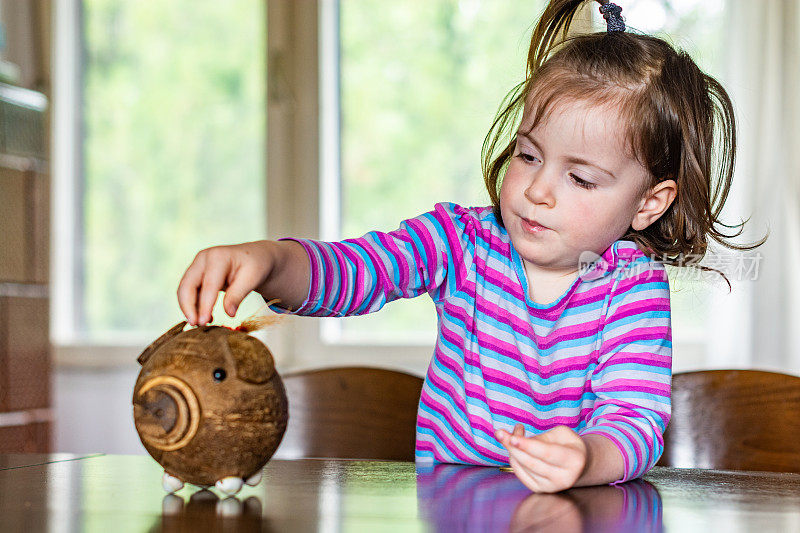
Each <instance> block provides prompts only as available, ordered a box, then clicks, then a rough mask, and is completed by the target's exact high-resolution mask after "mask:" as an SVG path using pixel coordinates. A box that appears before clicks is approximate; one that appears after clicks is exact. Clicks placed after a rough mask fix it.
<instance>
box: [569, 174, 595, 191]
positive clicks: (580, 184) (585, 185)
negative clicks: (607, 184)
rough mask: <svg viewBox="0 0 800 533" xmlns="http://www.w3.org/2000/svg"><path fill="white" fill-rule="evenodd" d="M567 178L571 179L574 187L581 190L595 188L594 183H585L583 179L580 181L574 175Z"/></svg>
mask: <svg viewBox="0 0 800 533" xmlns="http://www.w3.org/2000/svg"><path fill="white" fill-rule="evenodd" d="M569 177H570V178H572V181H574V182H575V185H577V186H578V187H581V188H582V189H594V188H595V187H597V184H596V183H592V182H591V181H586V180H584V179H581V178H579V177H578V176H576V175H575V174H570V175H569Z"/></svg>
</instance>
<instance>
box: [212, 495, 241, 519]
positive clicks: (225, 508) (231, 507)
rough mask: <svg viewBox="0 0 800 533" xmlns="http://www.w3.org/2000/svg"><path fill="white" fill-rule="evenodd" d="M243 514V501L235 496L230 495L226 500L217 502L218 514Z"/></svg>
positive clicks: (227, 515) (226, 515) (228, 515)
mask: <svg viewBox="0 0 800 533" xmlns="http://www.w3.org/2000/svg"><path fill="white" fill-rule="evenodd" d="M241 514H242V502H240V501H239V500H238V499H237V498H234V497H233V496H228V497H227V498H225V499H224V500H220V501H218V502H217V515H219V516H225V517H230V516H239V515H241Z"/></svg>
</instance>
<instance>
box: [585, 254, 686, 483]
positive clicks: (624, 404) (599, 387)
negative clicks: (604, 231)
mask: <svg viewBox="0 0 800 533" xmlns="http://www.w3.org/2000/svg"><path fill="white" fill-rule="evenodd" d="M671 367H672V335H671V327H670V304H669V284H668V282H667V274H666V271H665V270H664V268H663V266H661V265H658V267H657V268H655V267H654V266H653V263H652V262H650V261H648V260H647V259H646V258H641V261H636V262H634V263H632V264H630V265H628V267H627V268H626V269H623V270H622V271H621V275H620V276H619V278H618V279H617V280H616V282H615V284H614V287H613V288H612V291H611V297H610V300H609V304H608V311H607V313H606V318H605V323H604V325H603V330H602V334H601V347H600V353H599V357H598V362H597V366H596V367H595V369H594V371H593V373H592V377H591V380H590V384H591V388H592V391H593V393H594V395H596V397H597V399H596V400H595V403H594V409H593V411H592V413H591V416H590V418H589V420H588V422H587V425H586V426H585V427H584V428H583V430H582V431H580V433H581V434H583V435H585V434H588V433H595V434H601V435H604V436H606V437H607V438H609V439H611V441H612V442H613V443H614V444H615V445H616V446H617V448H618V449H619V450H620V452H621V453H622V456H623V459H624V464H625V474H624V477H623V479H622V480H621V481H626V480H628V479H633V478H636V477H639V476H641V475H643V474H644V473H645V472H647V471H648V470H649V469H650V468H652V467H653V466H654V465H655V463H656V462H657V461H658V459H659V457H660V456H661V453H662V452H663V449H664V439H663V434H664V430H665V429H666V426H667V423H668V422H669V418H670V412H671V403H670V385H671V378H672V370H671Z"/></svg>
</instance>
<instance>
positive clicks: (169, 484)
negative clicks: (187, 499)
mask: <svg viewBox="0 0 800 533" xmlns="http://www.w3.org/2000/svg"><path fill="white" fill-rule="evenodd" d="M161 486H162V487H164V490H165V491H167V492H169V493H170V494H172V493H173V492H176V491H179V490H181V489H182V488H183V481H181V480H180V479H178V478H176V477H174V476H171V475H169V474H167V473H166V472H164V476H163V477H162V478H161Z"/></svg>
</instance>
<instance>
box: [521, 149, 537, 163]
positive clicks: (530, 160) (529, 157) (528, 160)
mask: <svg viewBox="0 0 800 533" xmlns="http://www.w3.org/2000/svg"><path fill="white" fill-rule="evenodd" d="M517 157H519V158H520V159H522V160H523V161H525V162H526V163H534V162H536V157H535V156H532V155H531V154H526V153H525V152H520V153H519V154H517Z"/></svg>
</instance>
